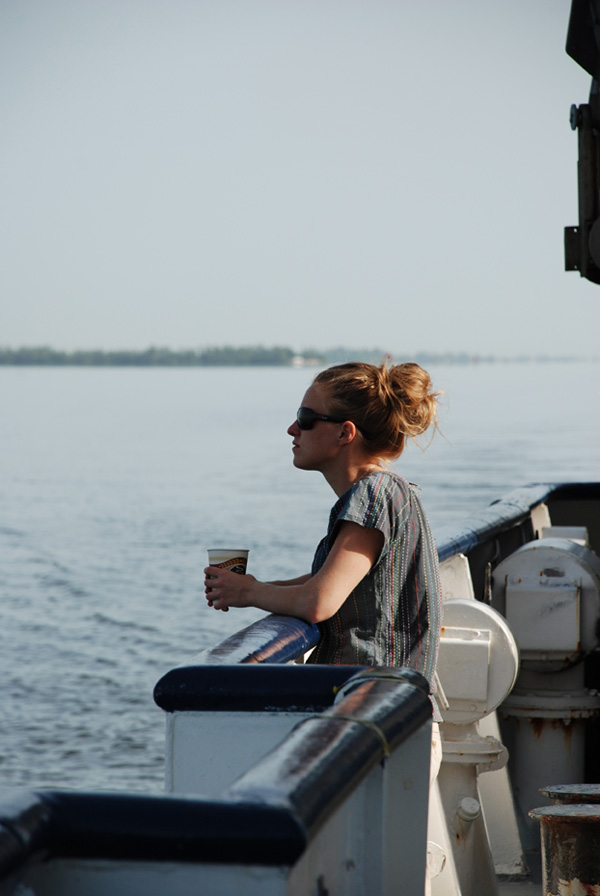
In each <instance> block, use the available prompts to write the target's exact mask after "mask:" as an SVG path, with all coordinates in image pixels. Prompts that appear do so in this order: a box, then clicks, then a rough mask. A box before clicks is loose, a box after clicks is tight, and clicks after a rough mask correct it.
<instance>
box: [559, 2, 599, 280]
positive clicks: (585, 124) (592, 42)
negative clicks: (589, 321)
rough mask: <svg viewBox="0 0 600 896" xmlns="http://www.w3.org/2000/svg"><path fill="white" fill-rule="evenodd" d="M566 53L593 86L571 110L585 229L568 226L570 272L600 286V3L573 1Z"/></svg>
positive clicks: (580, 206)
mask: <svg viewBox="0 0 600 896" xmlns="http://www.w3.org/2000/svg"><path fill="white" fill-rule="evenodd" d="M566 50H567V53H568V55H569V56H571V58H572V59H574V60H575V62H577V63H578V65H580V66H581V67H582V68H583V69H585V71H586V72H588V73H589V74H590V75H591V76H592V84H591V89H590V97H589V101H588V103H587V104H584V105H581V106H575V105H573V106H571V127H572V128H573V130H574V131H575V130H576V131H578V137H579V161H578V163H577V183H578V196H579V226H577V227H565V270H566V271H579V273H580V275H581V276H582V277H585V278H586V279H587V280H591V281H592V282H593V283H600V0H572V4H571V16H570V19H569V29H568V32H567V45H566Z"/></svg>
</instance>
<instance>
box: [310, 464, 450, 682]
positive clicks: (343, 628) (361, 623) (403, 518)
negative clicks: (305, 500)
mask: <svg viewBox="0 0 600 896" xmlns="http://www.w3.org/2000/svg"><path fill="white" fill-rule="evenodd" d="M344 520H350V521H352V522H355V523H358V524H359V525H360V526H364V527H365V528H374V529H379V531H380V532H382V533H383V537H384V544H383V547H382V549H381V553H380V555H379V558H378V560H377V562H376V563H375V564H374V565H373V567H372V568H371V570H370V571H369V572H368V573H367V575H366V576H365V577H364V579H362V581H361V582H359V584H358V585H357V586H356V588H355V589H354V590H353V591H352V592H351V594H350V595H349V596H348V597H347V599H346V600H345V602H344V603H343V605H342V606H341V607H340V609H339V610H338V612H337V613H336V614H335V615H334V616H332V617H331V618H330V619H327V620H325V622H322V623H319V629H320V631H321V638H320V640H319V643H318V644H317V647H316V648H315V650H314V651H313V653H312V654H311V655H310V657H309V660H308V662H312V663H325V664H336V665H361V666H409V667H410V668H411V669H416V670H417V671H418V672H420V673H421V674H422V675H424V676H425V678H427V679H428V680H429V682H430V684H431V685H432V690H433V685H434V673H435V666H436V662H437V655H438V649H439V637H440V625H441V585H440V576H439V567H438V556H437V549H436V546H435V542H434V540H433V536H432V534H431V530H430V528H429V522H428V520H427V517H426V516H425V513H424V511H423V507H422V505H421V500H420V497H419V489H418V486H415V485H413V484H412V483H409V482H407V481H406V479H403V478H402V477H400V476H397V475H396V474H394V473H391V472H388V471H383V472H382V471H378V472H375V473H371V474H370V475H369V476H367V477H366V478H365V479H362V480H360V481H359V482H357V483H355V484H354V485H353V486H352V487H351V488H350V489H348V491H347V492H345V493H344V494H343V495H342V496H341V497H340V498H339V500H338V501H337V502H336V504H335V505H334V507H333V508H332V510H331V514H330V518H329V528H328V531H327V535H326V536H325V538H324V539H323V540H322V541H321V542H320V544H319V546H318V547H317V550H316V553H315V557H314V560H313V566H312V574H313V575H314V574H315V573H316V572H318V570H319V569H320V568H321V567H322V566H323V564H324V563H325V560H326V559H327V556H328V555H329V552H330V550H331V548H332V546H333V543H334V541H335V538H336V535H337V532H338V529H339V525H340V523H341V522H343V521H344Z"/></svg>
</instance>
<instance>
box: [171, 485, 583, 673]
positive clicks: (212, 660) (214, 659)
mask: <svg viewBox="0 0 600 896" xmlns="http://www.w3.org/2000/svg"><path fill="white" fill-rule="evenodd" d="M581 488H582V487H581V486H578V485H576V484H573V485H558V486H557V485H555V484H554V485H549V484H546V483H541V484H534V485H529V486H525V487H523V488H520V489H515V490H514V491H512V492H509V493H508V495H506V496H504V497H503V498H502V499H501V500H498V501H495V502H493V503H492V504H490V505H489V507H487V508H484V509H483V510H481V511H479V512H477V513H475V514H473V515H471V516H470V517H469V518H468V519H467V521H466V522H463V523H461V524H460V525H459V526H445V527H442V528H441V529H440V530H439V531H437V532H436V533H435V541H436V545H437V549H438V556H439V558H440V563H441V564H443V563H445V562H446V561H450V560H452V558H454V557H456V556H457V555H459V554H471V555H472V557H471V566H472V569H471V576H472V579H473V582H474V584H475V590H476V593H479V592H480V590H481V589H480V587H479V579H481V580H482V581H483V578H484V573H483V571H482V573H481V576H478V574H477V573H478V570H479V567H480V566H483V565H484V563H485V564H487V562H488V559H489V556H488V555H489V554H490V551H493V552H494V554H495V560H496V561H497V560H498V559H499V558H500V557H501V556H504V555H506V554H507V553H510V552H512V551H513V550H516V549H517V548H518V547H519V546H520V545H521V544H524V543H525V542H526V541H528V540H530V539H531V537H532V536H533V532H534V530H533V526H532V523H531V515H532V512H533V511H534V510H535V508H537V507H540V506H542V505H543V503H544V501H546V500H547V499H548V498H550V497H552V496H557V495H561V493H562V494H565V495H566V496H567V497H569V496H570V495H571V494H574V490H577V489H581ZM586 488H588V489H589V487H588V486H586ZM501 540H504V541H506V542H507V544H506V547H505V548H504V550H500V549H499V545H498V543H497V542H499V541H501ZM478 547H481V550H482V551H485V557H482V558H481V562H479V563H478V562H477V561H478V557H477V548H478ZM318 639H319V630H318V627H317V626H316V625H311V624H310V623H308V622H303V621H302V620H301V619H296V618H293V617H290V616H278V615H275V614H272V615H269V616H266V617H265V618H264V619H260V620H259V621H258V622H255V623H253V624H252V625H249V626H247V627H246V628H243V629H241V630H240V631H238V632H236V633H235V634H233V635H231V636H230V637H228V638H226V639H224V640H223V641H222V642H221V643H219V644H218V645H216V646H214V647H211V648H208V649H206V650H203V651H202V652H200V653H199V654H198V655H197V656H196V657H194V658H193V660H192V661H191V662H190V663H189V668H190V669H191V668H193V667H194V666H202V665H231V664H235V663H290V662H297V661H301V660H302V657H303V656H304V655H305V654H306V653H307V651H309V650H310V649H311V648H312V647H314V646H315V645H316V644H317V642H318ZM190 674H192V673H190ZM182 677H183V676H181V674H180V683H181V686H182V687H184V685H183V682H181V678H182Z"/></svg>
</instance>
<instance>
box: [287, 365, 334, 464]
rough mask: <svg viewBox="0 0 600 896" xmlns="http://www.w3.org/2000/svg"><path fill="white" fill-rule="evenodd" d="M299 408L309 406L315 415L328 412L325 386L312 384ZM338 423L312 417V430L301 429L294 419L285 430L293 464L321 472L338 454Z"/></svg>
mask: <svg viewBox="0 0 600 896" xmlns="http://www.w3.org/2000/svg"><path fill="white" fill-rule="evenodd" d="M302 407H303V408H310V409H311V410H313V411H314V412H315V413H316V414H331V409H330V408H329V403H328V396H327V389H326V387H324V386H321V385H319V384H318V383H313V384H312V386H311V387H310V388H309V389H308V390H307V392H306V393H305V395H304V398H303V399H302ZM341 426H342V424H340V423H331V422H330V421H327V420H315V422H314V423H313V426H312V429H300V427H299V426H298V423H297V422H296V421H295V420H294V422H293V423H292V425H291V426H290V427H288V431H287V432H288V435H290V436H291V437H292V440H293V441H292V452H293V454H294V466H295V467H298V469H300V470H319V471H321V472H323V471H324V469H325V468H326V467H327V465H328V464H329V463H330V462H331V461H335V459H336V458H337V456H338V454H339V449H340V442H339V434H340V428H341Z"/></svg>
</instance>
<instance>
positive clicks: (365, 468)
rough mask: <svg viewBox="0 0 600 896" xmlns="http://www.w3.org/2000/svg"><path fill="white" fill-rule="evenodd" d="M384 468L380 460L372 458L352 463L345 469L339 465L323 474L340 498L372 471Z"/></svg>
mask: <svg viewBox="0 0 600 896" xmlns="http://www.w3.org/2000/svg"><path fill="white" fill-rule="evenodd" d="M384 469H385V468H384V467H383V466H382V465H381V463H380V462H379V461H377V460H372V461H364V462H362V463H356V464H352V465H350V466H348V467H347V468H344V469H339V467H338V468H337V469H334V470H332V471H331V472H323V475H324V476H325V479H326V480H327V482H328V483H329V485H330V486H331V488H332V489H333V490H334V492H335V493H336V495H337V496H338V498H340V497H341V496H342V495H343V494H344V492H347V491H348V489H349V488H351V487H352V486H353V485H355V484H356V483H357V482H360V480H361V479H366V477H367V476H369V475H370V474H371V473H375V472H380V471H382V470H384Z"/></svg>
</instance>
